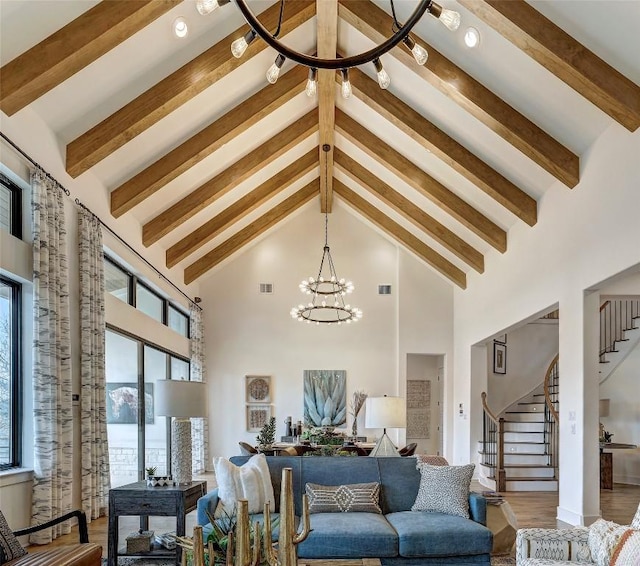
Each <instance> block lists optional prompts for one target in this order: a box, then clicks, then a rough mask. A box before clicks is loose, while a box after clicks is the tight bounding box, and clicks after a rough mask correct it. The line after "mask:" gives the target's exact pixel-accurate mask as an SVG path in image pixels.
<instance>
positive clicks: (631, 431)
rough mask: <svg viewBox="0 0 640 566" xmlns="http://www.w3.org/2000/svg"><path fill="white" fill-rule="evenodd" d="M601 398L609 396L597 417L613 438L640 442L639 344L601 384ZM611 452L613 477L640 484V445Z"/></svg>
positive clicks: (625, 441) (629, 442)
mask: <svg viewBox="0 0 640 566" xmlns="http://www.w3.org/2000/svg"><path fill="white" fill-rule="evenodd" d="M600 398H601V399H610V400H611V402H610V407H609V416H608V417H602V418H601V419H600V420H601V421H602V424H604V428H605V430H608V431H609V432H613V434H614V436H613V439H612V441H613V442H619V443H623V444H635V445H636V446H640V345H637V346H636V347H635V348H634V349H633V351H632V352H631V353H630V354H629V356H628V357H627V358H626V359H625V360H624V361H623V362H622V363H621V364H620V365H619V366H618V367H617V368H616V370H615V371H614V372H613V373H612V374H611V377H609V379H608V380H607V381H606V382H605V383H603V384H602V385H601V386H600ZM611 452H613V481H614V482H620V483H630V484H634V485H640V448H636V449H634V450H611Z"/></svg>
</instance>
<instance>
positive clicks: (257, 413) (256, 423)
mask: <svg viewBox="0 0 640 566" xmlns="http://www.w3.org/2000/svg"><path fill="white" fill-rule="evenodd" d="M269 419H271V405H258V404H252V405H247V431H249V432H260V430H261V429H262V427H263V426H264V425H266V424H267V423H268V422H269Z"/></svg>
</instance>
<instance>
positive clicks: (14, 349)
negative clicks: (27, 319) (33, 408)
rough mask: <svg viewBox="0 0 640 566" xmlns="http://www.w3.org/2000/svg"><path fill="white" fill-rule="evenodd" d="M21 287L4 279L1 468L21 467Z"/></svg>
mask: <svg viewBox="0 0 640 566" xmlns="http://www.w3.org/2000/svg"><path fill="white" fill-rule="evenodd" d="M20 310H21V309H20V285H19V284H18V283H16V282H14V281H11V280H10V279H7V278H5V277H0V469H6V468H13V467H17V466H19V465H20V441H21V434H20V433H21V430H20V422H21V420H22V418H21V410H20V399H21V396H20V394H21V387H20V381H21V380H20V377H21V375H20V374H21V372H20V362H21V349H20V348H21V346H20Z"/></svg>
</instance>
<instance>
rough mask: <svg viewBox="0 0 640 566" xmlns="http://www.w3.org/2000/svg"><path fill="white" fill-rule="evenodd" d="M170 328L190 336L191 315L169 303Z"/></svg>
mask: <svg viewBox="0 0 640 566" xmlns="http://www.w3.org/2000/svg"><path fill="white" fill-rule="evenodd" d="M167 323H168V325H169V328H171V329H172V330H175V331H176V332H177V333H178V334H182V336H186V337H187V338H189V317H188V316H187V315H186V314H184V313H183V312H182V311H179V310H178V309H177V308H176V307H174V306H173V305H169V319H168V321H167Z"/></svg>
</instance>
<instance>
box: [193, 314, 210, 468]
mask: <svg viewBox="0 0 640 566" xmlns="http://www.w3.org/2000/svg"><path fill="white" fill-rule="evenodd" d="M189 318H190V325H189V331H190V335H191V342H190V346H191V381H206V379H205V360H204V324H203V323H202V309H201V308H200V307H199V306H197V305H195V304H193V303H191V304H190V305H189ZM191 438H192V450H191V454H192V467H193V472H194V473H196V474H199V473H202V472H204V471H205V470H206V469H207V462H208V461H209V455H208V453H209V450H208V438H209V421H208V419H206V418H197V419H191Z"/></svg>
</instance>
